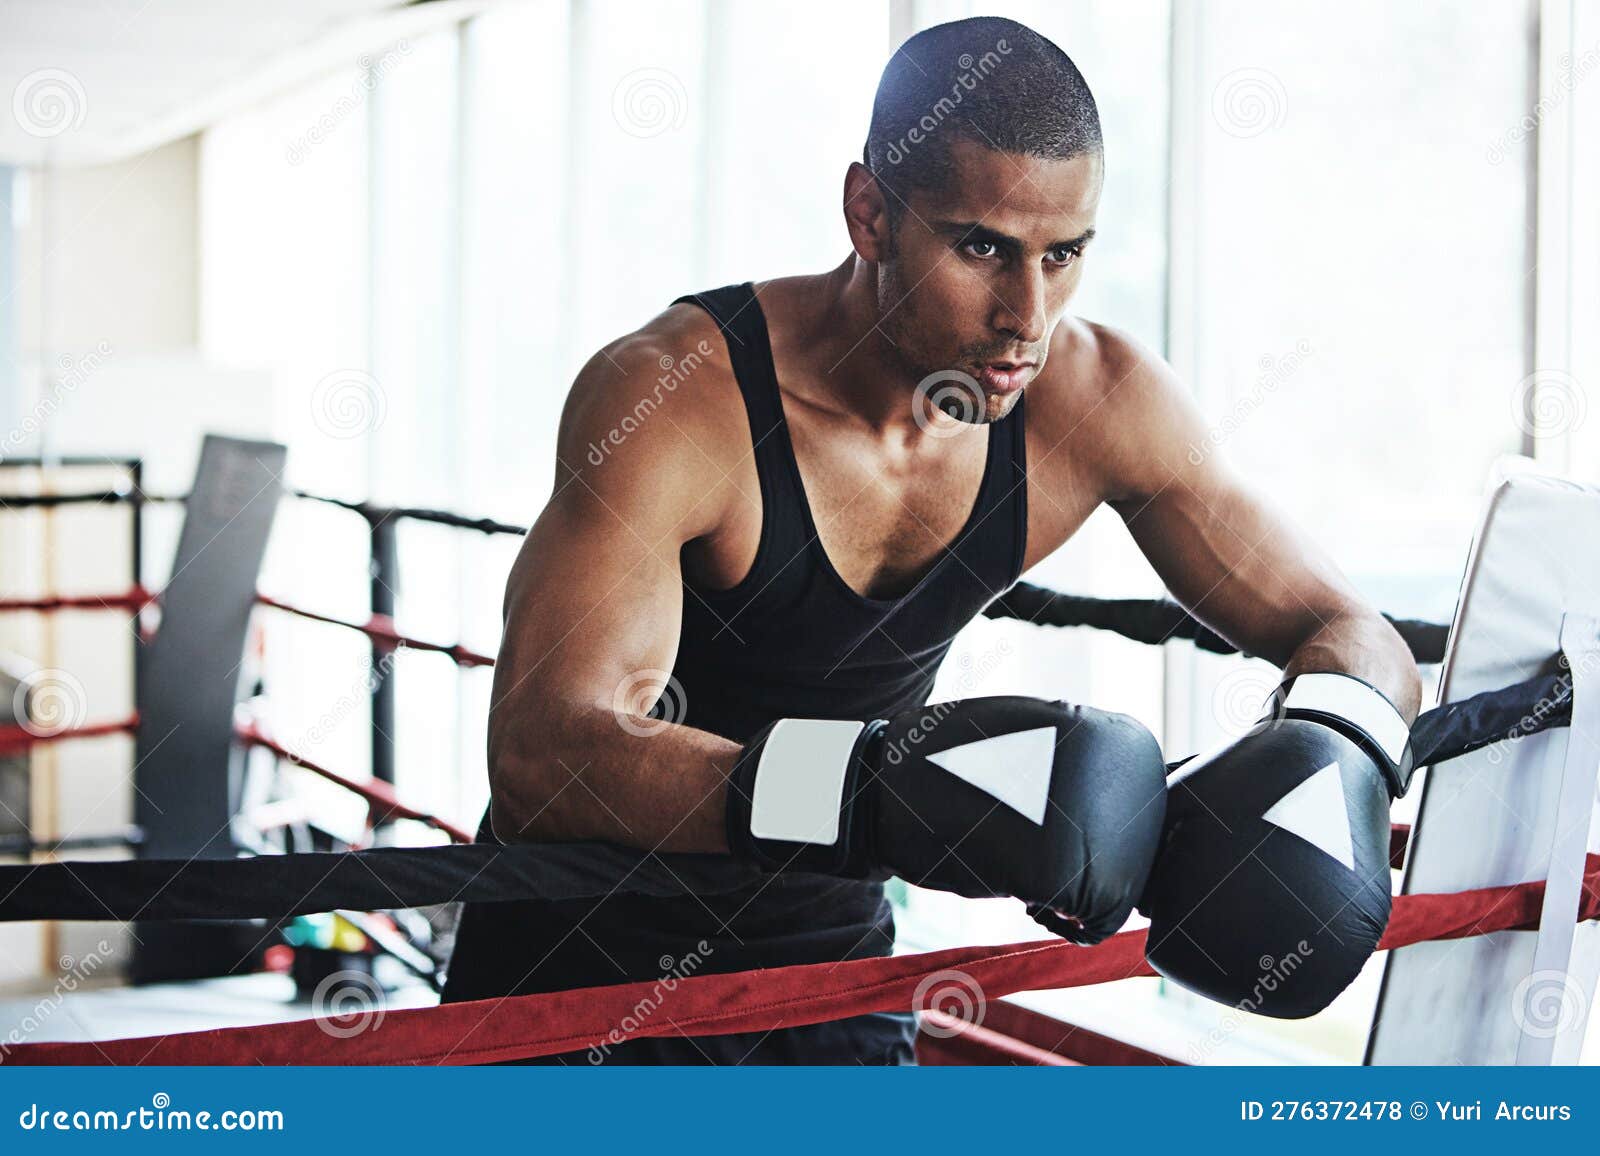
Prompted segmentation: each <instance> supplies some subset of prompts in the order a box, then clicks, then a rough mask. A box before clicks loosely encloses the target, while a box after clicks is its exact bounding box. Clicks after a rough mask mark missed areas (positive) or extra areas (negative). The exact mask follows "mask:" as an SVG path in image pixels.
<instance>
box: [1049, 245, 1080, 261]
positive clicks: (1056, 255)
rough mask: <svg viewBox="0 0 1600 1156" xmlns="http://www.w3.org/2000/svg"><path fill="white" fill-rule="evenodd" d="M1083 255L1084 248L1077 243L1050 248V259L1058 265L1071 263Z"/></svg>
mask: <svg viewBox="0 0 1600 1156" xmlns="http://www.w3.org/2000/svg"><path fill="white" fill-rule="evenodd" d="M1081 256H1083V249H1082V248H1080V247H1079V246H1077V245H1062V246H1061V247H1060V248H1057V249H1051V250H1050V259H1051V260H1052V261H1054V262H1055V263H1056V264H1057V265H1070V264H1072V263H1073V262H1074V261H1076V260H1077V259H1078V258H1079V257H1081Z"/></svg>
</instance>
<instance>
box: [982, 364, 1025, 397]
mask: <svg viewBox="0 0 1600 1156" xmlns="http://www.w3.org/2000/svg"><path fill="white" fill-rule="evenodd" d="M1034 364H1035V363H1034V362H1031V361H990V362H986V363H985V364H983V365H980V366H979V367H978V372H977V375H976V376H977V378H978V382H979V384H981V385H982V386H983V388H984V389H985V390H986V391H988V392H989V393H1015V392H1016V391H1017V390H1019V389H1021V388H1022V387H1023V386H1024V385H1026V384H1027V382H1028V378H1029V377H1031V376H1032V375H1033V370H1034Z"/></svg>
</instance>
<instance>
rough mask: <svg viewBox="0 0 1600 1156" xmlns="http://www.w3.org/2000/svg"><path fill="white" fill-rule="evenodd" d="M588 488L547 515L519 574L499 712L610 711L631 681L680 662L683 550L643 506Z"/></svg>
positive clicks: (558, 501) (510, 585)
mask: <svg viewBox="0 0 1600 1156" xmlns="http://www.w3.org/2000/svg"><path fill="white" fill-rule="evenodd" d="M581 485H582V483H581V482H572V483H570V484H569V486H568V488H567V490H566V491H565V492H563V493H562V494H561V495H559V496H557V497H556V498H555V499H553V500H552V501H551V502H550V504H549V505H548V506H546V508H545V510H544V512H543V513H542V514H541V515H540V517H539V519H538V521H537V522H536V523H535V524H534V526H533V529H532V530H531V531H529V534H528V538H527V540H526V541H525V542H524V543H523V546H522V550H521V552H520V553H519V554H518V556H517V560H516V563H515V564H514V566H513V567H512V571H511V576H510V579H509V581H508V582H507V585H506V615H505V632H504V636H503V638H502V641H501V646H500V658H499V661H498V663H497V666H496V670H495V688H494V701H495V704H496V707H497V709H500V710H504V709H506V708H511V709H513V710H515V709H516V708H517V707H518V706H519V705H521V706H524V707H528V706H529V703H528V700H529V699H530V698H533V699H534V700H535V701H534V702H533V703H532V704H531V708H536V707H537V706H538V705H539V704H541V703H542V704H548V705H551V706H554V705H556V704H558V703H560V704H566V705H568V706H605V707H609V706H610V704H611V700H612V697H613V693H614V691H615V690H616V688H617V687H618V686H619V685H621V684H622V683H623V681H624V680H626V679H627V678H628V677H630V676H631V675H633V674H635V673H636V672H638V671H642V670H670V669H671V668H672V663H673V661H674V659H675V658H676V655H677V646H678V622H679V615H680V611H681V605H682V603H681V600H682V597H683V594H682V588H681V578H680V573H679V569H678V548H679V546H680V545H681V543H679V542H677V541H675V537H676V535H674V534H673V533H672V531H671V527H670V526H669V527H666V528H665V532H663V527H661V526H660V525H659V522H658V520H657V518H655V517H652V515H651V512H650V511H648V510H641V509H639V508H638V506H639V504H638V503H630V502H628V501H626V500H625V499H622V498H619V499H618V501H619V502H620V503H621V504H620V505H618V504H616V503H613V502H608V501H606V500H605V498H604V497H602V496H600V495H597V494H594V493H590V492H586V491H579V492H575V491H574V489H573V487H575V486H577V487H581Z"/></svg>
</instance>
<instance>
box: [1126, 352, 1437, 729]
mask: <svg viewBox="0 0 1600 1156" xmlns="http://www.w3.org/2000/svg"><path fill="white" fill-rule="evenodd" d="M1107 341H1108V342H1109V343H1110V348H1109V350H1108V351H1106V353H1105V358H1106V364H1107V368H1108V370H1109V379H1108V380H1109V382H1110V383H1111V385H1110V389H1109V392H1108V399H1107V404H1106V405H1105V406H1104V407H1102V408H1103V409H1104V410H1105V415H1104V420H1102V421H1101V422H1100V423H1099V424H1100V425H1101V427H1102V428H1103V429H1104V431H1105V437H1106V439H1107V443H1106V444H1108V445H1109V446H1110V449H1111V457H1110V458H1109V459H1108V461H1109V462H1110V463H1111V469H1110V470H1109V471H1108V476H1109V477H1110V478H1112V479H1113V480H1112V485H1113V487H1114V489H1113V492H1112V494H1111V495H1110V497H1109V499H1108V500H1109V504H1110V505H1111V506H1112V508H1113V509H1115V510H1116V511H1117V513H1118V514H1119V515H1121V517H1122V519H1123V520H1124V522H1125V523H1126V524H1127V526H1128V529H1129V532H1130V533H1131V534H1132V535H1133V537H1134V540H1135V541H1136V542H1137V543H1138V545H1139V548H1140V549H1141V550H1142V551H1143V552H1144V554H1145V556H1146V557H1147V558H1148V559H1149V560H1150V563H1151V565H1152V566H1154V567H1155V569H1156V572H1157V573H1158V574H1159V575H1160V576H1161V578H1162V580H1163V581H1164V582H1165V583H1166V585H1167V588H1168V589H1169V590H1170V591H1171V592H1172V594H1173V596H1174V597H1176V598H1177V599H1178V600H1179V601H1180V602H1182V603H1183V604H1184V605H1185V606H1186V607H1188V608H1189V609H1190V611H1191V612H1192V613H1193V614H1194V615H1195V616H1196V617H1198V618H1199V619H1201V620H1202V621H1203V622H1205V623H1206V624H1207V625H1208V626H1210V627H1211V628H1212V629H1214V630H1215V631H1216V632H1217V633H1218V634H1221V635H1222V636H1223V637H1224V638H1227V639H1228V640H1229V641H1230V642H1232V643H1233V644H1234V645H1236V646H1239V647H1241V648H1243V649H1245V650H1248V651H1249V652H1251V653H1253V654H1257V655H1260V656H1261V657H1263V658H1266V659H1267V660H1269V661H1271V662H1274V663H1276V664H1277V665H1279V666H1281V667H1283V668H1284V670H1285V673H1286V674H1291V675H1292V674H1300V673H1306V672H1311V671H1338V672H1341V673H1345V674H1351V675H1355V676H1356V677H1358V678H1361V679H1364V680H1365V681H1367V682H1369V683H1371V684H1372V685H1373V686H1376V687H1377V688H1378V689H1379V690H1381V691H1383V692H1384V694H1386V695H1387V696H1388V697H1389V699H1390V700H1391V701H1392V702H1394V704H1395V705H1396V706H1397V707H1398V708H1399V709H1400V711H1401V713H1402V714H1404V715H1405V716H1406V718H1407V719H1408V720H1411V719H1414V718H1415V717H1416V713H1417V710H1418V707H1419V705H1420V702H1421V696H1422V687H1421V679H1420V676H1419V674H1418V672H1417V667H1416V663H1415V662H1414V661H1413V660H1412V658H1411V654H1410V651H1409V650H1408V649H1407V648H1406V645H1405V642H1404V640H1402V639H1401V637H1400V636H1399V634H1398V633H1397V632H1396V631H1395V629H1394V628H1393V627H1392V626H1391V625H1390V624H1389V623H1388V621H1387V620H1385V619H1384V617H1383V616H1382V615H1381V614H1379V613H1378V612H1377V611H1376V610H1375V609H1374V608H1373V607H1371V606H1369V605H1368V604H1367V603H1366V602H1364V601H1363V600H1362V598H1361V597H1360V595H1358V594H1357V593H1356V591H1355V589H1354V588H1353V587H1352V586H1351V584H1350V582H1349V580H1348V579H1347V578H1345V576H1344V575H1343V574H1342V573H1341V572H1340V570H1339V568H1338V566H1337V565H1336V564H1335V563H1334V561H1333V559H1332V558H1330V557H1329V556H1328V555H1327V554H1326V553H1324V552H1323V551H1322V550H1321V549H1320V548H1319V547H1317V546H1316V545H1315V543H1313V542H1312V541H1311V540H1310V539H1309V538H1308V537H1307V536H1306V535H1304V534H1302V533H1301V532H1300V531H1299V530H1297V529H1296V528H1295V527H1294V526H1293V525H1291V524H1290V523H1289V522H1288V521H1287V520H1286V519H1285V518H1284V517H1283V516H1282V515H1280V514H1279V513H1278V512H1277V511H1276V510H1274V509H1273V508H1272V507H1271V506H1270V505H1269V504H1268V503H1267V502H1265V501H1264V500H1263V499H1262V498H1261V497H1259V496H1258V495H1257V494H1255V493H1253V492H1252V491H1251V490H1250V489H1249V488H1248V487H1247V486H1246V485H1245V484H1244V483H1243V482H1242V481H1241V480H1240V479H1239V478H1238V477H1237V476H1236V475H1235V474H1234V473H1233V472H1232V471H1231V470H1229V469H1228V468H1227V466H1226V465H1225V464H1224V463H1223V462H1222V460H1221V459H1220V457H1219V455H1218V454H1217V453H1216V447H1215V446H1214V445H1213V444H1212V442H1213V439H1212V438H1211V437H1210V436H1209V431H1208V430H1207V427H1206V424H1205V422H1204V420H1203V419H1202V417H1201V414H1200V412H1199V410H1198V408H1197V407H1196V406H1195V405H1194V403H1193V401H1192V400H1191V399H1190V397H1189V395H1188V393H1187V391H1186V390H1184V389H1183V387H1182V385H1181V384H1180V383H1179V382H1178V381H1177V379H1176V377H1175V375H1174V374H1173V373H1172V371H1171V369H1170V368H1169V367H1168V366H1167V365H1166V364H1165V363H1163V362H1162V361H1161V360H1160V359H1159V358H1156V357H1154V356H1152V355H1150V354H1148V353H1146V352H1144V351H1142V350H1139V349H1138V348H1137V347H1134V346H1133V345H1131V343H1126V342H1125V339H1121V338H1118V337H1117V336H1116V335H1108V337H1107Z"/></svg>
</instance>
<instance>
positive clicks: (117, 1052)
mask: <svg viewBox="0 0 1600 1156" xmlns="http://www.w3.org/2000/svg"><path fill="white" fill-rule="evenodd" d="M1543 900H1544V881H1543V880H1539V881H1536V882H1532V883H1518V884H1513V885H1510V886H1505V887H1486V888H1481V889H1478V890H1475V891H1463V892H1456V893H1452V894H1444V895H1402V896H1400V897H1399V898H1397V899H1396V900H1395V905H1394V915H1393V917H1392V918H1391V919H1390V921H1389V929H1388V931H1387V932H1386V933H1385V935H1384V937H1383V942H1382V944H1381V945H1380V950H1393V949H1395V948H1398V947H1404V946H1407V945H1409V944H1412V943H1419V942H1423V941H1425V940H1433V939H1458V938H1462V937H1464V936H1469V935H1484V934H1488V933H1489V932H1492V931H1506V930H1513V929H1527V928H1531V927H1536V926H1537V925H1538V920H1539V911H1540V906H1541V904H1542V903H1543ZM1595 918H1600V856H1597V855H1590V856H1589V857H1588V859H1587V862H1586V865H1585V875H1584V888H1583V899H1582V905H1581V907H1580V910H1579V912H1578V919H1579V920H1580V921H1582V920H1587V919H1595ZM1145 935H1146V933H1145V932H1144V931H1129V932H1124V933H1122V934H1121V935H1117V936H1113V937H1112V938H1111V939H1109V940H1107V941H1106V942H1104V943H1102V944H1100V945H1099V946H1097V947H1090V948H1083V947H1076V946H1074V945H1072V944H1069V943H1065V942H1063V941H1061V940H1051V941H1047V942H1037V943H1014V944H1008V945H1006V946H1004V947H998V948H995V947H958V948H950V949H948V950H944V951H934V952H928V953H926V954H922V955H902V956H892V957H889V958H885V959H861V960H850V961H847V962H843V963H812V964H801V965H797V966H794V967H778V968H768V969H761V970H756V971H745V972H734V973H732V974H728V975H707V976H692V977H689V978H687V979H682V980H677V981H674V987H673V988H672V989H671V990H670V992H668V994H667V996H666V997H665V998H663V997H662V991H661V989H662V984H661V981H650V980H646V981H643V982H640V983H629V984H618V985H615V986H611V987H592V988H578V989H573V990H570V991H559V992H550V993H546V994H541V995H526V996H512V997H509V998H505V999H490V1000H479V1001H475V1002H473V1003H458V1004H446V1005H443V1006H441V1007H436V1008H422V1009H415V1010H404V1011H393V1012H387V1013H386V1014H385V1015H384V1016H383V1017H382V1019H381V1021H380V1022H377V1023H375V1024H373V1025H372V1026H371V1027H370V1028H368V1029H367V1030H365V1031H361V1032H359V1033H358V1034H354V1035H350V1036H349V1037H348V1038H340V1039H337V1040H335V1039H334V1038H333V1033H332V1032H330V1031H329V1030H328V1029H327V1028H326V1027H324V1026H323V1025H322V1024H321V1023H319V1022H318V1021H317V1020H297V1021H294V1022H291V1023H283V1024H269V1025H265V1026H258V1027H247V1028H217V1029H214V1030H211V1031H204V1032H185V1033H181V1034H177V1035H169V1036H149V1037H144V1038H140V1039H128V1040H101V1041H95V1042H89V1043H49V1044H22V1045H19V1046H17V1047H15V1048H13V1049H11V1051H10V1053H9V1056H8V1058H9V1059H10V1060H11V1061H12V1062H17V1063H25V1064H118V1065H123V1064H126V1065H143V1064H298V1063H318V1064H476V1063H489V1062H494V1061H499V1060H513V1059H522V1058H526V1057H530V1056H540V1055H550V1054H553V1053H556V1052H568V1051H581V1050H583V1049H585V1048H590V1047H595V1046H599V1045H603V1044H605V1043H606V1042H607V1041H608V1040H609V1039H610V1038H611V1035H612V1032H613V1031H614V1030H618V1029H619V1026H620V1025H622V1024H623V1023H624V1021H626V1020H629V1019H633V1020H634V1021H635V1022H636V1026H634V1027H633V1028H631V1029H630V1030H629V1031H628V1032H627V1034H626V1035H627V1038H629V1039H639V1038H644V1037H650V1036H674V1035H723V1034H726V1033H730V1032H748V1031H774V1030H778V1029H781V1028H787V1027H795V1026H798V1025H800V1024H808V1023H819V1022H821V1021H824V1020H834V1019H842V1018H844V1017H846V1016H854V1015H863V1014H867V1013H870V1012H884V1011H904V1010H906V1009H907V1008H911V1007H913V1006H916V1004H917V1001H918V1000H919V999H920V1000H921V1001H922V1002H923V1004H924V1005H925V1006H926V1005H932V1006H935V1007H936V1006H938V1001H937V994H936V993H937V991H938V988H937V986H932V987H930V983H936V981H937V979H938V978H939V977H941V976H942V977H946V978H948V980H949V981H950V982H951V983H952V985H959V987H960V988H961V989H962V990H963V991H965V992H967V993H969V994H970V993H974V992H975V993H978V994H979V995H980V996H981V998H983V999H985V1000H990V999H998V998H999V997H1001V996H1005V995H1010V994H1012V993H1014V992H1019V991H1036V990H1040V989H1044V988H1060V987H1077V986H1081V985H1084V984H1092V983H1107V982H1110V981H1112V980H1117V979H1126V978H1129V977H1131V976H1138V975H1153V974H1154V972H1153V971H1152V970H1151V968H1150V966H1149V964H1147V963H1146V962H1145V959H1144V944H1145ZM930 995H932V996H933V998H929V997H930ZM641 1007H650V1008H653V1009H654V1010H653V1011H651V1012H649V1013H648V1014H643V1015H641V1014H640V1008H641ZM347 1018H348V1017H347ZM332 1022H333V1023H335V1024H340V1023H341V1021H340V1020H337V1019H335V1020H334V1021H332ZM346 1030H347V1029H346V1028H344V1027H342V1026H341V1027H339V1028H338V1031H339V1033H340V1035H341V1036H343V1035H344V1033H345V1031H346Z"/></svg>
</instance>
